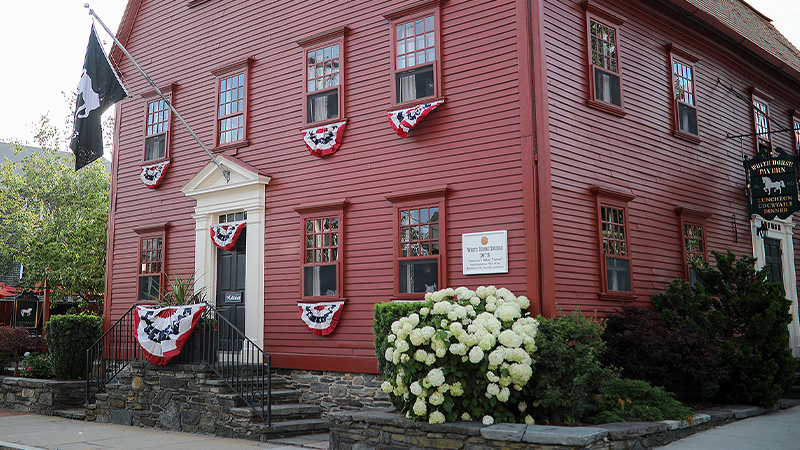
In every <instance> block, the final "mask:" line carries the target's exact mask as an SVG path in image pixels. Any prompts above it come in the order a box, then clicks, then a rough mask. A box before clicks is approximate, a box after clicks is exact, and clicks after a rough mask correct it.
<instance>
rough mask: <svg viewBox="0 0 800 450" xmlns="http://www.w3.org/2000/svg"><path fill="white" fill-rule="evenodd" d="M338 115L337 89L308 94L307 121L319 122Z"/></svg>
mask: <svg viewBox="0 0 800 450" xmlns="http://www.w3.org/2000/svg"><path fill="white" fill-rule="evenodd" d="M337 117H339V91H338V90H336V91H328V92H324V93H322V94H318V95H309V96H308V117H307V120H308V122H309V123H312V122H320V121H323V120H328V119H335V118H337Z"/></svg>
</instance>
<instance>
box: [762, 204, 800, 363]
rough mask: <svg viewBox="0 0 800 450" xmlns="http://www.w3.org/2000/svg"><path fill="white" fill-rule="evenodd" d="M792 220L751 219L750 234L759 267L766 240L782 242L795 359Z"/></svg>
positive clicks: (798, 324) (798, 332)
mask: <svg viewBox="0 0 800 450" xmlns="http://www.w3.org/2000/svg"><path fill="white" fill-rule="evenodd" d="M762 224H766V233H764V235H763V236H762V235H759V233H758V231H757V229H758V228H759V227H761V226H762ZM794 225H795V224H794V223H792V218H791V217H789V218H788V219H785V220H781V219H777V218H776V219H774V220H763V219H762V218H760V217H758V216H755V215H754V216H752V217H751V219H750V233H751V235H752V238H753V256H754V257H755V258H756V260H757V265H758V267H764V265H765V264H766V257H765V255H764V238H771V239H776V240H779V241H780V242H781V269H782V271H783V287H784V289H785V290H786V298H787V299H789V300H791V302H792V305H791V307H790V308H789V312H790V314H791V315H792V323H790V324H789V346H790V347H791V349H792V354H793V355H794V357H795V358H797V357H800V321H798V316H797V311H798V309H797V308H798V305H797V274H796V272H795V264H794V241H793V240H792V229H793V228H794Z"/></svg>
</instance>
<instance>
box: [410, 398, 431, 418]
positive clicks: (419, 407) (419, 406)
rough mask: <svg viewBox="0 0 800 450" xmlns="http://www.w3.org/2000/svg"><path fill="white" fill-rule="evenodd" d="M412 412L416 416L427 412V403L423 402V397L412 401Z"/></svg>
mask: <svg viewBox="0 0 800 450" xmlns="http://www.w3.org/2000/svg"><path fill="white" fill-rule="evenodd" d="M413 409H414V414H416V415H418V416H424V415H425V413H427V412H428V405H427V404H426V403H425V399H424V398H422V397H419V398H417V401H415V402H414V408H413Z"/></svg>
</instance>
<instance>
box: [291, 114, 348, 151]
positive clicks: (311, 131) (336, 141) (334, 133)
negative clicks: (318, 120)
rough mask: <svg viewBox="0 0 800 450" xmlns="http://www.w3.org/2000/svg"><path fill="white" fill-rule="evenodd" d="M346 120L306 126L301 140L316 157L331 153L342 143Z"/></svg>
mask: <svg viewBox="0 0 800 450" xmlns="http://www.w3.org/2000/svg"><path fill="white" fill-rule="evenodd" d="M346 123H347V122H337V123H332V124H330V125H325V126H322V127H316V128H308V129H305V130H301V131H302V132H303V141H304V142H305V143H306V147H307V148H308V151H309V152H311V154H312V155H314V156H316V157H317V158H321V157H323V156H328V155H332V154H333V153H335V152H336V150H338V149H339V146H340V145H341V144H342V134H343V133H344V126H345V124H346Z"/></svg>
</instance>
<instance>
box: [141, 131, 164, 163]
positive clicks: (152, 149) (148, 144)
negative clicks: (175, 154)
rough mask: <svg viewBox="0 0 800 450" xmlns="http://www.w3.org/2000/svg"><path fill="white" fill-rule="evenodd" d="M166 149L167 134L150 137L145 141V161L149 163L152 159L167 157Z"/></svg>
mask: <svg viewBox="0 0 800 450" xmlns="http://www.w3.org/2000/svg"><path fill="white" fill-rule="evenodd" d="M166 148H167V140H166V134H159V135H157V136H150V137H149V138H147V139H145V140H144V159H145V160H146V161H149V160H151V159H157V158H163V157H164V156H165V155H166Z"/></svg>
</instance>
